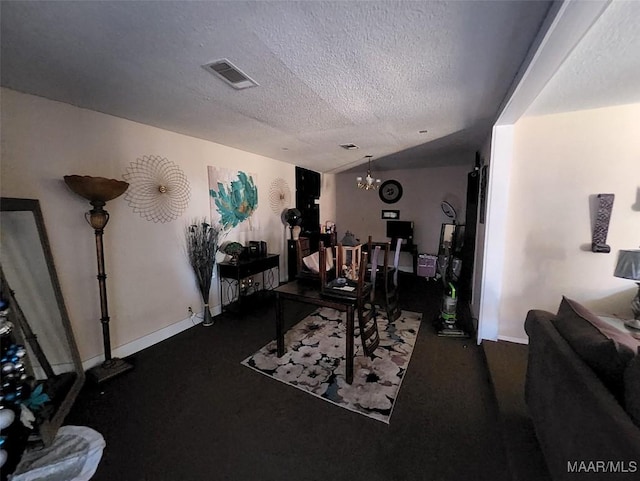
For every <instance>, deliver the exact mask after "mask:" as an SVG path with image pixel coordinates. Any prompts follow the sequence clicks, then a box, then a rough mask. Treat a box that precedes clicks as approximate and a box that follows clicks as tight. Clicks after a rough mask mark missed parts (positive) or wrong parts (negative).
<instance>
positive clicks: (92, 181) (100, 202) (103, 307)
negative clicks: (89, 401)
mask: <svg viewBox="0 0 640 481" xmlns="http://www.w3.org/2000/svg"><path fill="white" fill-rule="evenodd" d="M64 181H65V182H66V184H67V186H69V188H70V189H71V190H72V191H73V192H75V193H76V194H78V195H79V196H81V197H84V198H85V199H87V200H88V201H89V203H90V204H91V205H92V207H93V208H92V209H91V210H90V211H89V212H86V213H85V215H84V217H85V219H86V220H87V222H88V223H89V225H90V226H91V227H93V229H94V231H95V235H96V254H97V257H98V285H99V287H100V311H101V315H102V317H101V318H100V322H101V323H102V339H103V342H104V362H103V363H102V364H100V365H99V366H95V367H93V368H91V369H89V370H88V371H87V377H88V378H89V379H91V380H93V381H94V382H96V383H102V382H104V381H107V380H109V379H111V378H113V377H115V376H118V375H119V374H122V373H124V372H127V371H129V370H131V369H133V366H132V365H131V364H129V363H128V362H126V361H124V360H122V359H118V358H114V357H112V356H111V336H110V334H109V308H108V305H107V283H106V279H107V275H106V274H105V270H104V247H103V244H102V236H103V234H104V228H105V226H106V225H107V222H109V213H108V212H107V211H106V210H104V206H105V204H106V203H107V202H108V201H110V200H113V199H115V198H116V197H119V196H120V195H122V194H124V192H125V191H126V190H127V188H128V187H129V184H128V183H127V182H123V181H121V180H115V179H105V178H104V177H90V176H88V175H84V176H82V175H65V176H64Z"/></svg>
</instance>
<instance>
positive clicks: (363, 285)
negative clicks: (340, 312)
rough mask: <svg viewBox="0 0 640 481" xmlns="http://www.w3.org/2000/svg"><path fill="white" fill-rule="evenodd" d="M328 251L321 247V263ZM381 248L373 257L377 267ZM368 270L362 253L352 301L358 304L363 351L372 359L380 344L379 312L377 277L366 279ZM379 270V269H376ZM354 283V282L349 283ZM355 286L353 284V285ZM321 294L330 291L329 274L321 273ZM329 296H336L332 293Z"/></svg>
mask: <svg viewBox="0 0 640 481" xmlns="http://www.w3.org/2000/svg"><path fill="white" fill-rule="evenodd" d="M327 249H329V248H324V247H323V246H322V245H321V246H320V250H319V255H320V262H323V259H325V258H326V256H327ZM379 252H380V247H376V249H375V250H374V254H373V256H372V258H373V263H374V265H376V266H377V262H378V254H379ZM366 270H367V253H366V252H362V253H361V257H360V265H359V272H358V280H357V281H355V287H356V289H355V293H354V294H353V296H354V297H352V299H354V300H355V304H356V316H357V318H358V331H359V335H360V340H361V342H362V350H363V351H364V354H365V355H366V356H369V357H372V356H373V353H374V351H375V350H376V348H377V347H378V345H379V344H380V334H379V332H378V322H377V318H376V316H377V311H376V306H375V302H374V296H375V294H374V292H375V282H376V276H375V275H373V276H372V277H371V279H370V280H367V279H366V275H365V274H366ZM376 270H377V269H376ZM347 282H351V283H353V282H354V281H347ZM351 285H353V284H351ZM320 286H321V292H323V293H324V294H327V293H328V292H327V291H329V290H330V288H329V287H328V284H327V273H326V272H324V273H323V272H322V271H321V272H320ZM329 295H335V294H334V293H331V294H329Z"/></svg>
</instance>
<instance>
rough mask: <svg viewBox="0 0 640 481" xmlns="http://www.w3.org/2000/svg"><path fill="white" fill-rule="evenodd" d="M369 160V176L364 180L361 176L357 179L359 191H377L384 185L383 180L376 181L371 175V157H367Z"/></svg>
mask: <svg viewBox="0 0 640 481" xmlns="http://www.w3.org/2000/svg"><path fill="white" fill-rule="evenodd" d="M366 157H367V159H368V160H369V163H368V166H367V176H366V177H365V178H364V179H363V178H362V177H361V176H358V177H356V185H357V187H358V188H359V189H364V190H375V189H377V188H378V187H380V184H381V183H382V180H381V179H376V178H374V177H373V176H372V175H371V157H372V156H371V155H367V156H366Z"/></svg>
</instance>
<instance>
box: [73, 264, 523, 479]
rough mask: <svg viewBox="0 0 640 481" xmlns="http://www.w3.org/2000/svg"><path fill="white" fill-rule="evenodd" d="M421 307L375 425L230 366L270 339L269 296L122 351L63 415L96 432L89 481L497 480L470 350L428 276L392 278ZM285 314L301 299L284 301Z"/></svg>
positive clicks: (485, 385) (495, 452)
mask: <svg viewBox="0 0 640 481" xmlns="http://www.w3.org/2000/svg"><path fill="white" fill-rule="evenodd" d="M400 285H401V289H402V293H403V294H402V306H401V307H402V308H403V309H407V310H412V311H417V312H422V313H423V315H424V317H423V319H424V321H423V323H424V325H423V326H422V328H421V329H420V332H419V335H418V339H417V342H416V346H415V349H414V352H413V356H412V358H411V363H410V365H409V369H408V371H407V373H406V377H405V379H404V381H403V385H402V389H401V391H400V394H399V397H398V399H397V401H396V405H395V409H394V414H393V418H392V420H391V423H390V424H389V425H386V424H383V423H380V422H378V421H375V420H373V419H369V418H367V417H365V416H361V415H358V414H356V413H352V412H350V411H347V410H344V409H340V408H338V407H336V406H333V405H332V404H330V403H327V402H324V401H322V400H320V399H317V398H315V397H313V396H309V395H308V394H306V393H303V392H301V391H299V390H297V389H292V388H291V387H289V386H286V385H283V384H282V383H274V382H273V381H272V380H271V379H269V378H267V377H266V376H262V375H259V374H258V373H256V372H254V371H252V370H250V369H247V368H246V367H244V366H242V365H241V364H240V363H241V361H242V360H243V359H245V358H246V357H247V356H249V355H250V354H252V353H254V352H255V351H257V350H258V349H259V348H261V347H262V346H263V345H265V344H266V343H267V342H268V341H270V340H271V339H273V338H274V337H275V313H274V305H273V304H274V303H273V302H267V303H266V304H264V305H263V306H261V307H260V308H258V309H256V310H255V311H254V312H253V313H246V314H243V315H231V314H226V313H225V314H223V315H221V316H218V317H217V318H216V323H215V325H214V326H213V327H208V328H205V327H202V326H196V327H193V328H191V329H188V330H187V331H184V332H183V333H181V334H179V335H176V336H174V337H172V338H171V339H168V340H166V341H164V342H162V343H159V344H157V345H155V346H153V347H150V348H148V349H146V350H144V351H141V352H139V353H137V354H136V355H135V356H132V357H131V358H130V360H131V361H132V362H134V363H135V365H136V367H135V370H134V371H132V372H130V373H127V374H125V375H123V376H121V377H119V378H116V379H114V380H112V381H110V382H108V383H107V384H105V385H103V386H100V387H96V386H91V385H87V386H85V388H84V389H83V391H82V393H81V395H80V396H79V399H78V401H77V402H76V404H75V406H74V408H73V410H72V412H71V413H70V415H69V416H68V417H67V420H66V423H67V424H76V425H85V426H89V427H91V428H93V429H96V430H97V431H98V432H100V433H101V434H102V435H103V436H104V438H105V440H106V444H107V445H106V448H105V451H104V454H103V458H102V461H101V463H100V466H99V467H98V470H97V472H96V475H95V476H94V478H93V479H94V480H95V481H142V480H153V481H164V480H175V481H178V480H180V481H196V480H203V481H205V480H206V481H213V480H233V481H244V480H273V481H288V480H296V481H304V480H350V481H353V480H370V481H378V480H379V481H392V480H425V481H428V480H434V481H436V480H438V481H445V480H447V481H451V480H467V479H473V480H474V481H482V480H491V481H500V480H508V479H510V475H509V471H508V463H507V458H506V454H505V448H504V443H503V439H502V436H501V430H500V423H499V419H498V410H497V406H496V402H495V396H494V394H493V392H492V388H491V383H490V381H489V378H488V372H487V369H486V365H485V362H484V357H483V354H482V350H481V348H479V347H478V346H477V345H476V343H475V341H473V340H470V339H451V338H442V337H438V336H437V335H436V331H435V329H434V328H433V326H432V325H431V320H433V319H434V318H435V317H436V315H437V312H438V309H439V306H440V299H441V297H440V296H441V284H438V283H436V282H434V281H430V282H427V281H426V280H425V279H423V278H418V277H415V276H413V275H410V274H407V275H404V276H401V279H400ZM286 305H287V307H286V309H285V316H286V317H285V318H286V319H287V323H288V325H289V326H290V325H293V324H295V322H296V321H298V320H299V319H302V317H304V315H306V313H307V312H308V311H310V310H311V309H309V307H308V306H303V305H300V304H297V305H295V304H291V303H287V304H286Z"/></svg>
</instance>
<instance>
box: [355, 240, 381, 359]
mask: <svg viewBox="0 0 640 481" xmlns="http://www.w3.org/2000/svg"><path fill="white" fill-rule="evenodd" d="M379 254H380V246H376V247H375V248H374V251H373V254H372V256H371V277H370V283H371V288H370V289H369V290H367V289H366V288H365V286H366V284H367V281H366V272H367V256H368V253H367V252H362V253H361V257H360V266H359V270H358V281H357V287H356V297H357V312H358V327H359V328H360V340H361V341H362V350H363V351H364V353H365V355H367V356H369V357H371V358H373V353H374V352H375V350H376V348H377V347H378V345H379V344H380V333H379V332H378V321H377V312H376V305H375V302H374V301H375V291H376V288H375V286H376V272H377V270H378V269H377V267H378V256H379Z"/></svg>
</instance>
